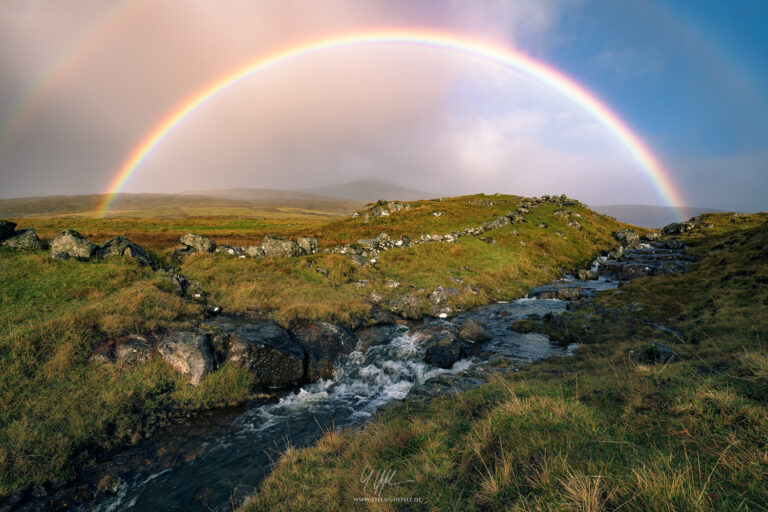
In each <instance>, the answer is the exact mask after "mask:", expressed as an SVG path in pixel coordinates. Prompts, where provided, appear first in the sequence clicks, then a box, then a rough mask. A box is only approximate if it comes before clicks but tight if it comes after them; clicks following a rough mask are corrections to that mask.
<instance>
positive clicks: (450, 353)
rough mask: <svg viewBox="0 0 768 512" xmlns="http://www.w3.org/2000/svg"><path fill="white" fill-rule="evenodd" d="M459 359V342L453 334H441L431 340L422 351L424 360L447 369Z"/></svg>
mask: <svg viewBox="0 0 768 512" xmlns="http://www.w3.org/2000/svg"><path fill="white" fill-rule="evenodd" d="M459 359H461V342H460V341H459V339H458V338H457V337H456V336H455V335H453V334H448V335H445V336H442V337H441V338H440V339H438V340H437V341H433V342H431V343H430V344H429V345H428V346H427V350H426V351H425V352H424V360H425V361H426V362H427V363H428V364H431V365H432V366H437V367H439V368H445V369H448V368H450V367H451V366H453V365H454V363H456V361H458V360H459Z"/></svg>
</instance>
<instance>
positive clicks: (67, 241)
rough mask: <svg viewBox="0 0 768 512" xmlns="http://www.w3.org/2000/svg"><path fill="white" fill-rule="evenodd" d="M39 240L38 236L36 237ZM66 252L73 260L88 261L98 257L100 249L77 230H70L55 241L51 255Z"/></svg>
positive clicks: (63, 232) (52, 244)
mask: <svg viewBox="0 0 768 512" xmlns="http://www.w3.org/2000/svg"><path fill="white" fill-rule="evenodd" d="M35 238H37V235H35ZM57 252H65V253H67V254H69V255H70V257H72V258H78V259H82V260H87V259H90V258H93V257H94V256H98V254H99V248H98V247H97V246H96V245H95V244H93V243H91V242H90V241H89V240H87V239H86V238H85V237H84V236H82V235H81V234H80V233H78V232H77V231H75V230H72V229H68V230H66V231H62V233H61V234H60V235H59V236H57V237H56V238H54V239H53V241H52V242H51V253H52V254H56V253H57Z"/></svg>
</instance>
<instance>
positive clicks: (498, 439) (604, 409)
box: [243, 214, 768, 512]
mask: <svg viewBox="0 0 768 512" xmlns="http://www.w3.org/2000/svg"><path fill="white" fill-rule="evenodd" d="M766 220H768V216H767V215H765V214H760V215H752V216H732V215H727V214H724V215H706V216H705V219H704V220H703V221H702V223H701V224H700V225H705V224H709V223H711V224H714V226H713V227H711V228H710V229H699V228H697V229H696V230H694V231H693V232H691V233H689V234H687V235H684V237H683V238H684V239H685V241H686V242H687V243H688V244H690V252H691V253H692V254H695V255H697V256H698V257H700V258H701V261H700V262H699V263H697V264H696V265H695V266H694V269H693V271H692V272H690V273H687V274H683V275H676V276H658V277H650V278H642V279H638V280H636V281H633V282H631V283H629V284H627V285H625V286H622V288H621V289H620V290H618V291H608V292H605V293H602V294H600V295H599V297H598V298H597V299H596V300H595V302H594V303H593V304H592V305H590V306H589V307H588V308H587V309H585V310H582V311H577V312H572V313H570V314H568V315H567V318H568V321H567V322H565V324H566V325H552V324H547V323H546V322H542V323H541V325H540V326H538V327H539V328H541V329H544V330H549V331H550V332H552V333H553V334H559V335H560V336H567V335H568V334H577V335H578V336H579V337H580V339H581V340H582V342H583V345H582V346H581V347H580V348H579V350H578V351H577V352H576V355H575V356H574V357H569V358H554V359H550V360H546V361H543V362H540V363H538V364H534V365H532V366H529V367H527V368H524V369H523V370H521V371H520V372H518V373H516V374H513V375H512V376H510V377H508V378H504V379H500V378H499V379H497V380H496V381H494V382H492V383H490V384H488V385H486V386H484V387H482V388H480V389H478V390H475V391H470V392H467V393H465V394H463V395H461V396H454V397H449V398H443V399H439V400H436V401H433V402H431V403H426V404H418V403H406V404H404V405H402V406H399V407H397V408H394V409H392V410H389V411H387V412H386V413H384V414H383V415H382V416H381V417H380V418H378V419H377V420H376V421H375V422H373V423H372V424H370V425H368V426H367V427H365V428H364V429H362V430H361V431H354V432H353V431H343V432H327V433H326V435H325V436H324V438H323V439H322V440H321V441H320V442H319V443H318V444H317V445H316V446H313V447H310V448H306V449H301V450H288V451H287V452H286V453H285V454H284V455H283V457H282V458H281V459H280V460H279V462H278V464H277V467H276V470H275V471H274V472H273V473H272V474H271V476H269V477H268V478H267V480H266V481H265V482H264V483H263V485H262V487H261V491H260V493H259V494H258V495H256V496H255V497H254V498H253V499H252V500H251V501H250V502H249V503H248V504H247V505H246V506H244V507H243V510H244V511H248V512H252V511H260V510H265V511H266V510H269V511H275V510H291V511H299V510H329V511H330V510H361V509H366V510H455V511H471V510H483V511H486V510H583V511H596V510H638V511H645V510H668V511H680V510H689V511H699V510H722V511H736V510H765V504H766V503H768V489H767V488H766V486H765V481H766V477H767V476H768V451H767V447H766V439H768V353H767V352H766V346H765V343H766V342H765V340H766V337H767V336H768V314H766V311H768V253H767V252H766V250H767V249H766V248H767V247H768V224H766V223H765V222H766ZM641 320H642V321H641ZM648 321H651V322H656V323H659V324H662V325H664V326H668V327H671V328H673V329H675V330H677V331H678V332H679V333H680V334H682V336H678V335H673V334H669V333H666V332H663V331H660V330H658V329H655V328H654V327H653V326H651V325H649V322H648ZM652 340H658V341H660V342H662V343H663V344H665V345H667V346H669V347H671V348H673V349H674V350H675V351H677V352H678V353H679V354H680V355H681V356H682V360H680V361H678V362H671V363H667V364H653V363H648V362H643V360H642V359H641V358H639V357H638V354H640V353H642V350H643V348H644V347H645V346H647V345H648V343H649V342H650V341H652ZM372 471H374V472H375V473H374V476H373V478H372V479H369V478H367V477H368V476H370V475H371V472H372ZM393 472H394V474H393ZM382 474H383V475H385V476H386V475H388V476H391V477H392V478H391V479H387V478H384V480H387V481H388V482H390V483H397V482H403V483H400V484H399V485H388V484H385V485H383V487H382V488H381V490H380V493H379V492H378V489H377V488H374V486H373V484H374V483H375V482H376V481H377V480H376V479H377V478H378V477H379V476H381V475H382ZM378 481H379V482H381V480H378ZM360 498H373V500H372V501H368V502H362V501H359V499H360ZM378 498H383V500H382V499H378ZM390 498H392V499H394V500H395V501H386V500H387V499H390ZM404 499H407V500H410V501H404ZM356 500H357V501H356Z"/></svg>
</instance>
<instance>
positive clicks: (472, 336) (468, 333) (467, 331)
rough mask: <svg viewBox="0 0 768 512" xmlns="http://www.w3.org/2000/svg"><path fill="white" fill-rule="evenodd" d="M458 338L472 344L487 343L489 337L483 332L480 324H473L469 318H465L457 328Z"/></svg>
mask: <svg viewBox="0 0 768 512" xmlns="http://www.w3.org/2000/svg"><path fill="white" fill-rule="evenodd" d="M459 337H460V338H461V339H463V340H465V341H471V342H473V343H482V342H483V341H488V340H489V339H491V338H490V336H488V334H487V333H486V332H485V329H484V328H483V326H482V324H480V323H479V322H475V321H474V320H472V319H471V318H467V319H466V320H464V322H463V323H462V324H461V327H459Z"/></svg>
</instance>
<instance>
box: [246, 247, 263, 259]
mask: <svg viewBox="0 0 768 512" xmlns="http://www.w3.org/2000/svg"><path fill="white" fill-rule="evenodd" d="M243 252H245V254H246V255H247V256H250V257H251V258H256V259H259V260H263V259H264V256H265V253H264V249H262V248H261V247H259V246H257V245H251V246H249V247H245V248H244V249H243Z"/></svg>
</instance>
